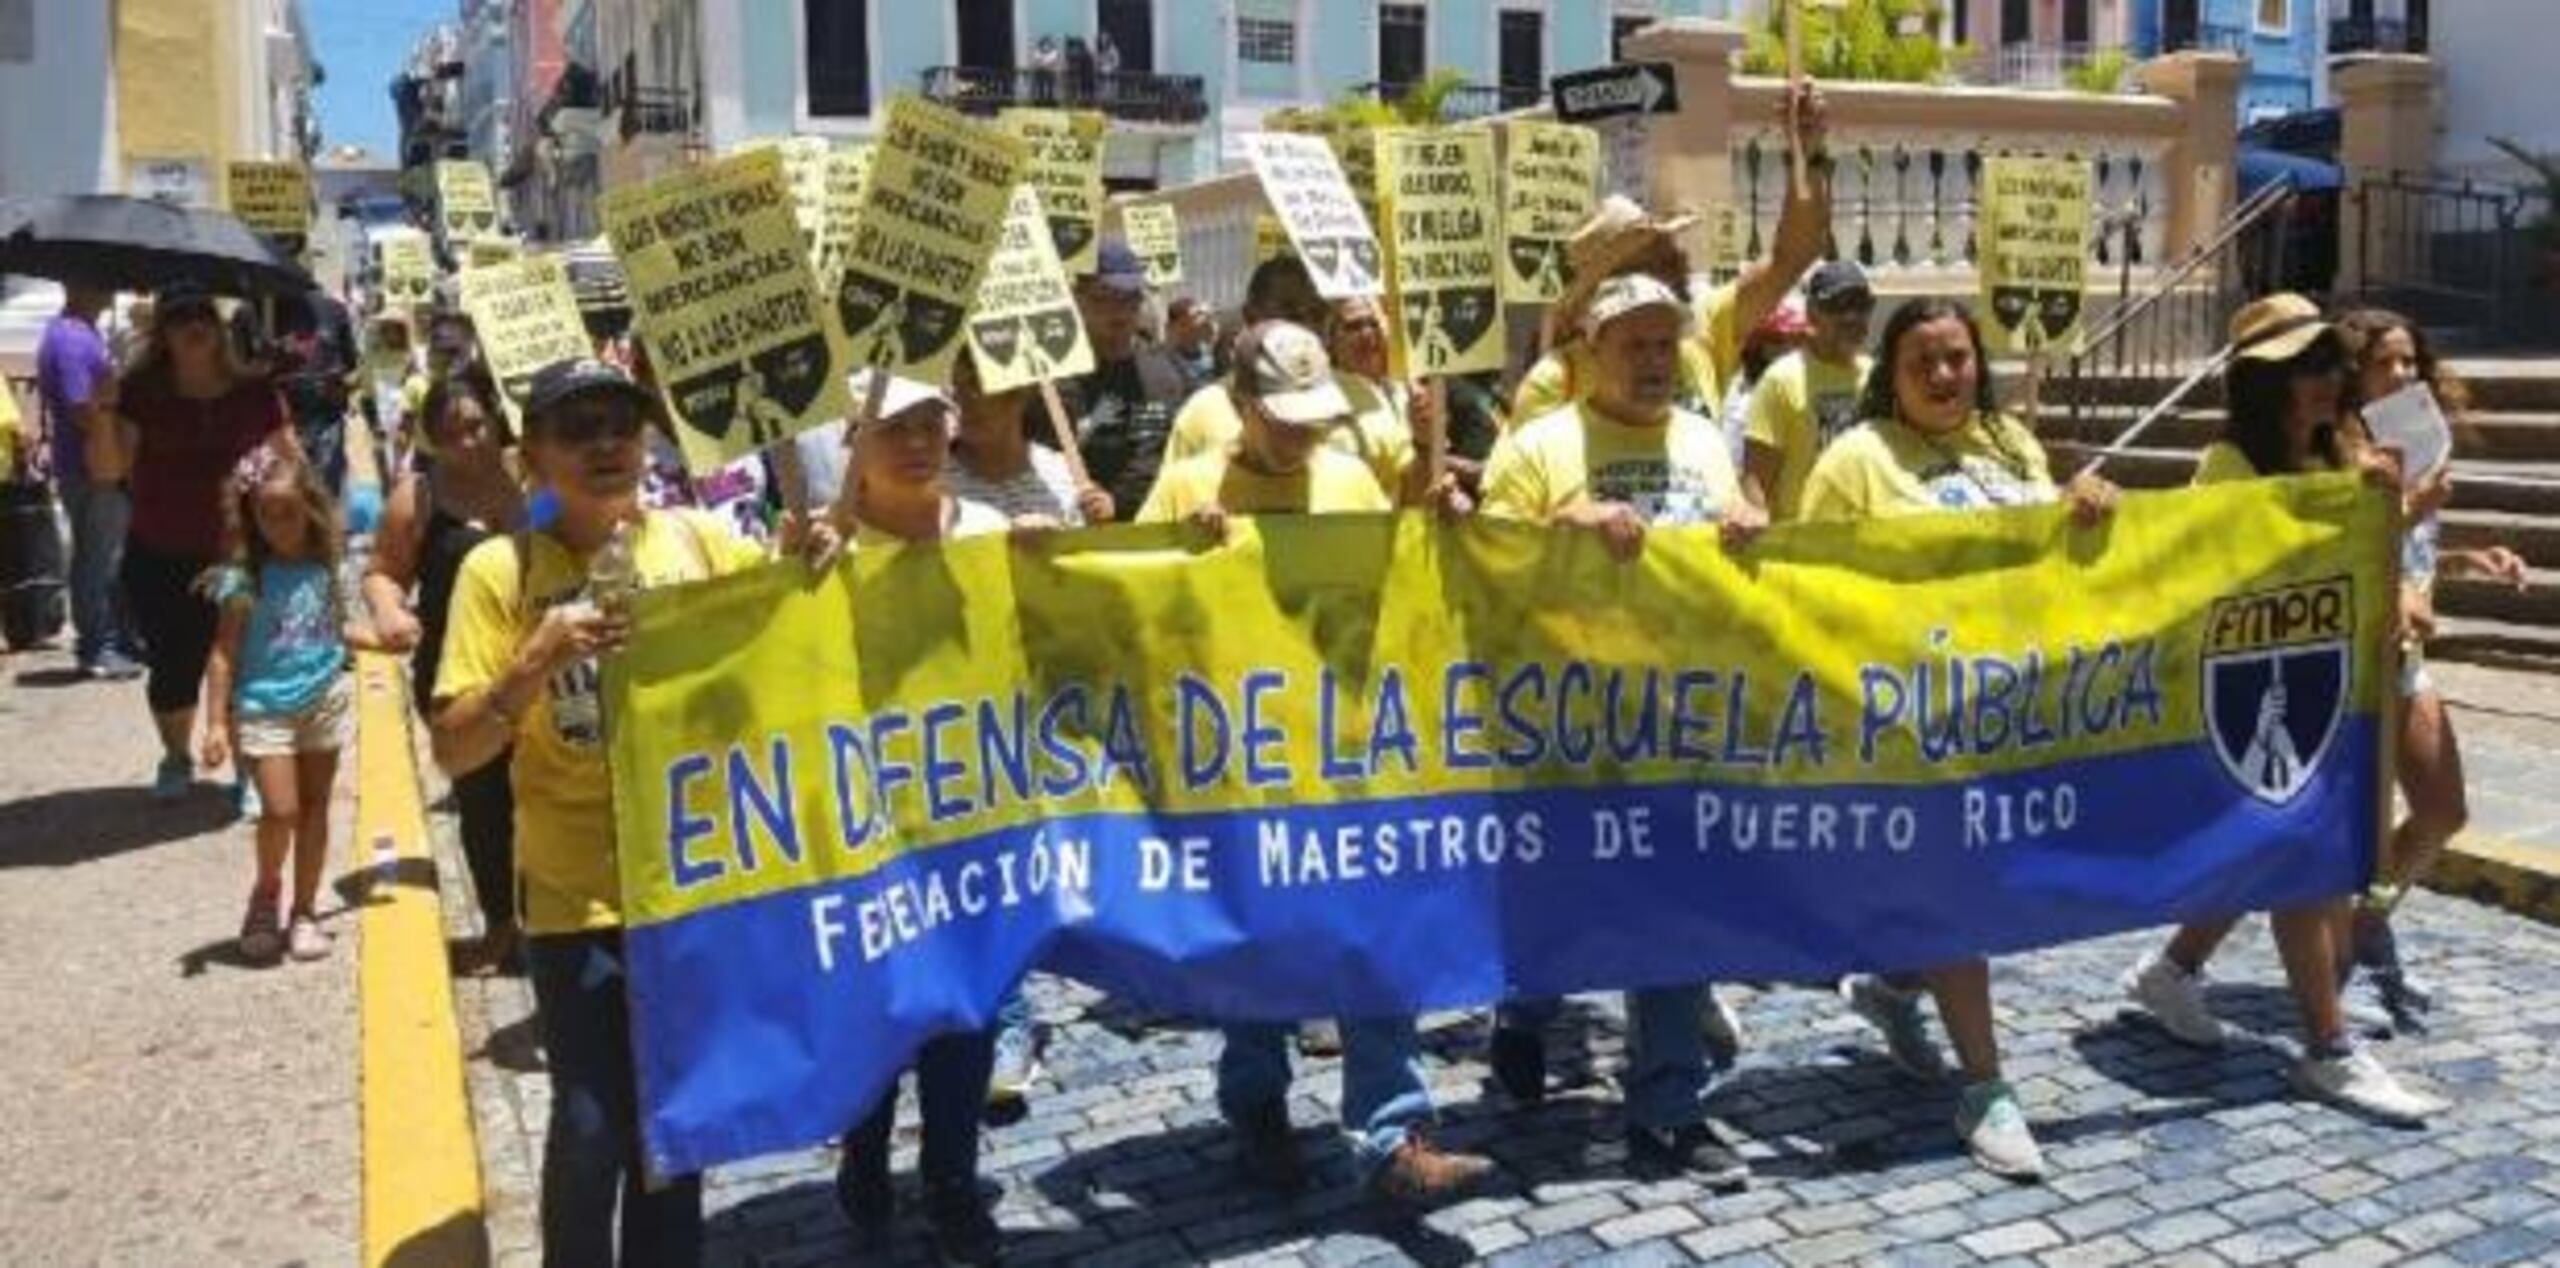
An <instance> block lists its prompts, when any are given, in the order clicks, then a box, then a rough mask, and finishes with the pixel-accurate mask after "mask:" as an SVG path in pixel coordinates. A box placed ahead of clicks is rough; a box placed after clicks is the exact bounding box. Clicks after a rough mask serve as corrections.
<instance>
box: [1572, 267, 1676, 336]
mask: <svg viewBox="0 0 2560 1268" xmlns="http://www.w3.org/2000/svg"><path fill="white" fill-rule="evenodd" d="M1648 308H1668V309H1670V310H1671V311H1673V312H1675V313H1678V314H1680V316H1681V318H1682V321H1683V324H1686V320H1687V318H1688V316H1689V306H1688V305H1687V304H1684V303H1681V302H1680V293H1679V292H1678V291H1675V290H1673V289H1671V288H1670V287H1669V286H1666V285H1664V284H1663V281H1662V279H1660V278H1658V277H1655V276H1653V275H1652V274H1649V273H1621V274H1619V275H1618V276H1616V277H1613V278H1610V279H1609V280H1607V281H1605V282H1602V283H1600V285H1599V288H1598V289H1596V290H1594V291H1593V292H1592V293H1591V305H1590V307H1589V308H1587V309H1585V310H1584V311H1583V316H1582V329H1583V333H1585V334H1591V335H1596V334H1599V333H1600V328H1601V327H1603V326H1606V325H1608V324H1609V323H1610V322H1613V321H1616V320H1617V319H1619V318H1621V317H1624V316H1626V315H1628V314H1629V313H1639V312H1643V311H1644V310H1645V309H1648Z"/></svg>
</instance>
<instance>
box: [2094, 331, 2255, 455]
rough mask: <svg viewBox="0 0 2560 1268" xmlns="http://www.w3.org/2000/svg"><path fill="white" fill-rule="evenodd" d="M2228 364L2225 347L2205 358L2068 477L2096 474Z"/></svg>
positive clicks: (2174, 411)
mask: <svg viewBox="0 0 2560 1268" xmlns="http://www.w3.org/2000/svg"><path fill="white" fill-rule="evenodd" d="M2229 364H2231V349H2230V347H2228V346H2225V347H2224V348H2223V349H2222V351H2220V352H2217V353H2214V354H2213V355H2212V356H2210V357H2207V358H2205V362H2204V364H2203V365H2200V366H2197V367H2196V368H2195V369H2194V370H2192V371H2190V372H2188V374H2187V377H2185V378H2183V379H2180V380H2178V385H2177V386H2176V387H2173V388H2170V389H2169V391H2168V392H2167V393H2166V394H2165V395H2163V396H2162V397H2161V398H2160V403H2159V404H2157V405H2154V406H2152V407H2151V408H2150V409H2147V410H2145V411H2143V414H2142V417H2140V418H2137V419H2135V420H2133V426H2131V427H2127V428H2125V429H2124V433H2123V434H2122V435H2119V436H2117V437H2116V438H2115V439H2114V440H2112V441H2109V442H2107V447H2106V448H2104V449H2101V450H2099V451H2098V452H2096V453H2094V454H2091V455H2089V460H2088V461H2087V462H2084V463H2082V464H2080V470H2079V471H2078V472H2076V473H2074V474H2073V476H2072V478H2073V479H2075V480H2076V479H2078V478H2079V477H2081V476H2085V475H2096V474H2097V473H2098V468H2099V467H2101V466H2104V465H2105V464H2106V461H2107V459H2109V458H2111V457H2114V456H2115V455H2117V454H2120V453H2123V452H2124V451H2125V450H2127V449H2130V448H2132V447H2133V442H2134V441H2135V440H2137V439H2140V438H2141V436H2142V433H2144V432H2146V431H2149V430H2151V425H2152V424H2153V423H2156V422H2159V421H2160V420H2161V419H2163V418H2167V417H2168V416H2169V415H2171V414H2173V413H2176V412H2177V409H2178V402H2180V401H2183V400H2185V399H2187V393H2189V392H2192V391H2194V390H2196V385H2197V384H2199V383H2202V382H2204V381H2205V380H2206V379H2209V378H2211V377H2213V376H2214V375H2217V374H2220V373H2222V368H2223V367H2224V366H2226V365H2229Z"/></svg>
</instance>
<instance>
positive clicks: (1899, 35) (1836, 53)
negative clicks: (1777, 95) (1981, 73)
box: [1742, 0, 1969, 84]
mask: <svg viewBox="0 0 2560 1268" xmlns="http://www.w3.org/2000/svg"><path fill="white" fill-rule="evenodd" d="M1795 11H1797V10H1796V6H1795V5H1793V4H1787V3H1777V4H1772V5H1771V6H1770V7H1769V11H1768V13H1767V14H1765V15H1764V16H1762V17H1761V18H1759V19H1757V20H1756V21H1754V22H1752V23H1751V24H1750V26H1749V28H1748V29H1747V31H1746V35H1747V42H1746V43H1745V44H1744V45H1743V50H1742V69H1743V70H1744V71H1745V72H1746V73H1749V74H1753V75H1783V74H1786V73H1787V27H1786V24H1787V21H1788V15H1789V14H1790V13H1792V12H1795ZM1802 13H1803V14H1804V41H1803V43H1804V70H1805V73H1806V74H1808V75H1811V76H1812V77H1814V78H1815V79H1834V80H1867V81H1873V82H1883V83H1899V84H1934V83H1940V82H1943V81H1945V80H1948V79H1951V78H1953V77H1954V75H1955V70H1956V68H1957V67H1958V66H1961V65H1963V64H1964V61H1965V59H1966V58H1967V57H1968V56H1969V50H1967V49H1966V48H1964V47H1963V46H1957V47H1954V48H1949V47H1947V46H1945V45H1942V44H1940V43H1938V35H1937V32H1938V29H1939V24H1940V23H1942V22H1944V21H1945V20H1946V5H1945V3H1944V2H1943V0H1840V2H1839V3H1836V4H1818V3H1811V2H1808V3H1806V4H1805V5H1804V6H1803V8H1802Z"/></svg>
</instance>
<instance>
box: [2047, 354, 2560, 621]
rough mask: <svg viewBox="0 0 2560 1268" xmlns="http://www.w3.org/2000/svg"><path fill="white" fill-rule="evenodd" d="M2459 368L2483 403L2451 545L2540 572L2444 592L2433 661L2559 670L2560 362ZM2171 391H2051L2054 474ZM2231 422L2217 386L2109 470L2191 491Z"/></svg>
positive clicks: (2439, 594)
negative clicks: (2490, 549)
mask: <svg viewBox="0 0 2560 1268" xmlns="http://www.w3.org/2000/svg"><path fill="white" fill-rule="evenodd" d="M2455 369H2456V372H2457V373H2459V374H2460V375H2461V376H2462V378H2463V381H2464V382H2465V383H2467V384H2468V385H2469V386H2470V388H2471V395H2472V403H2471V412H2470V414H2469V415H2468V417H2467V419H2466V421H2467V423H2468V425H2469V430H2468V432H2467V434H2464V435H2462V436H2460V437H2458V438H2457V442H2456V447H2455V452H2456V456H2455V458H2454V492H2453V503H2452V505H2451V506H2450V507H2449V508H2447V510H2446V511H2445V515H2444V526H2445V544H2446V546H2447V547H2448V548H2458V547H2472V546H2486V545H2492V544H2500V543H2503V544H2504V545H2506V546H2507V547H2509V548H2510V549H2512V550H2514V551H2515V552H2516V553H2517V554H2519V555H2522V556H2524V559H2525V563H2526V564H2527V565H2528V566H2529V567H2530V569H2531V573H2530V577H2529V580H2528V584H2527V585H2526V587H2525V589H2524V590H2523V591H2521V592H2519V591H2517V590H2514V589H2510V588H2507V587H2504V586H2498V585H2494V584H2491V583H2487V582H2480V581H2451V580H2448V581H2445V582H2443V583H2441V584H2439V585H2438V587H2437V589H2436V612H2437V618H2438V631H2437V637H2436V639H2435V640H2434V641H2433V642H2432V643H2430V644H2429V654H2430V655H2433V656H2436V657H2439V658H2442V659H2450V660H2464V661H2472V662H2478V663H2485V664H2500V665H2508V666H2512V667H2515V668H2524V669H2539V670H2548V671H2560V361H2554V360H2547V359H2546V360H2531V361H2526V360H2501V359H2478V360H2467V361H2458V362H2456V363H2455ZM2171 386H2172V384H2170V383H2168V382H2164V381H2158V380H2151V379H2135V378H2095V379H2089V380H2084V381H2082V382H2081V383H2079V384H2077V385H2075V384H2073V383H2071V382H2069V381H2068V380H2063V379H2056V380H2053V381H2050V382H2048V384H2047V386H2046V389H2045V393H2044V396H2045V405H2044V408H2043V410H2042V411H2041V413H2042V415H2043V421H2042V422H2041V424H2040V427H2039V430H2040V431H2041V433H2042V436H2043V439H2044V442H2045V446H2046V448H2047V450H2048V451H2049V452H2050V453H2051V455H2052V459H2053V467H2054V471H2055V474H2056V475H2064V474H2067V473H2069V472H2071V471H2074V470H2077V469H2078V468H2079V466H2080V464H2081V463H2083V462H2085V461H2086V460H2087V458H2088V456H2089V454H2090V453H2092V452H2094V451H2095V450H2097V449H2098V448H2101V447H2103V446H2104V445H2105V444H2106V443H2107V442H2108V441H2109V440H2111V439H2113V438H2114V437H2115V436H2116V435H2117V434H2118V433H2120V432H2121V431H2123V429H2124V428H2125V427H2127V426H2129V425H2130V424H2131V423H2132V422H2133V420H2134V419H2135V418H2136V417H2138V416H2139V415H2140V414H2141V413H2142V411H2143V409H2144V408H2145V407H2146V406H2148V405H2149V404H2150V403H2151V402H2153V401H2156V400H2158V399H2160V397H2161V396H2162V395H2163V394H2165V393H2166V392H2167V391H2168V390H2169V388H2170V387H2171ZM2075 396H2076V397H2077V398H2078V399H2079V401H2080V403H2081V409H2080V411H2079V416H2078V417H2077V418H2074V417H2073V415H2072V409H2071V405H2072V402H2073V399H2074V397H2075ZM2222 419H2223V414H2222V401H2221V394H2220V392H2219V390H2218V388H2217V386H2216V385H2213V384H2207V385H2206V386H2204V387H2202V388H2200V389H2198V390H2197V391H2196V392H2195V393H2193V394H2191V395H2190V396H2189V397H2188V400H2187V404H2186V406H2185V407H2184V408H2182V409H2181V410H2180V411H2179V412H2178V414H2176V415H2175V416H2172V417H2169V418H2164V419H2162V420H2161V421H2159V422H2158V423H2155V424H2153V425H2152V427H2151V430H2150V431H2148V432H2146V433H2145V434H2144V435H2143V437H2142V443H2141V444H2140V445H2138V446H2137V447H2135V448H2132V449H2130V450H2127V451H2125V452H2122V453H2119V454H2117V455H2115V456H2113V457H2111V458H2109V459H2108V460H2107V465H2106V468H2105V470H2106V473H2107V475H2108V477H2109V478H2111V479H2113V480H2115V481H2116V482H2117V483H2118V484H2121V485H2124V486H2125V487H2127V488H2142V489H2149V488H2168V487H2174V486H2176V485H2180V484H2184V483H2186V482H2187V480H2188V479H2189V478H2190V477H2191V476H2192V475H2193V474H2194V472H2195V456H2196V451H2197V450H2199V449H2201V448H2203V447H2204V446H2205V445H2206V444H2208V443H2210V442H2211V441H2212V440H2213V438H2214V437H2215V436H2216V435H2218V434H2219V433H2220V431H2221V428H2222Z"/></svg>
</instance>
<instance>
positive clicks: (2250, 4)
mask: <svg viewBox="0 0 2560 1268" xmlns="http://www.w3.org/2000/svg"><path fill="white" fill-rule="evenodd" d="M2129 17H2130V18H2131V22H2130V24H2129V36H2130V38H2129V39H2128V40H2127V43H2129V44H2130V45H2131V46H2132V47H2133V50H2134V52H2135V54H2136V55H2137V56H2140V57H2156V56H2158V55H2160V54H2162V53H2174V52H2179V51H2181V50H2184V49H2215V50H2221V51H2226V52H2233V53H2239V54H2241V55H2243V56H2245V57H2247V58H2248V59H2249V76H2248V78H2247V79H2246V80H2245V81H2243V83H2242V84H2241V88H2240V119H2239V122H2241V123H2249V122H2254V121H2256V120H2259V119H2263V118H2268V117H2271V116H2274V115H2280V114H2290V113H2292V112H2293V111H2296V110H2308V109H2310V108H2312V107H2313V106H2316V105H2321V104H2324V103H2323V97H2324V95H2325V93H2326V91H2327V88H2326V84H2327V77H2326V74H2325V70H2324V58H2325V44H2324V41H2323V38H2322V37H2323V34H2324V32H2325V30H2326V25H2327V22H2328V14H2327V12H2326V11H2325V9H2324V7H2323V0H2132V9H2131V12H2130V14H2129Z"/></svg>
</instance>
